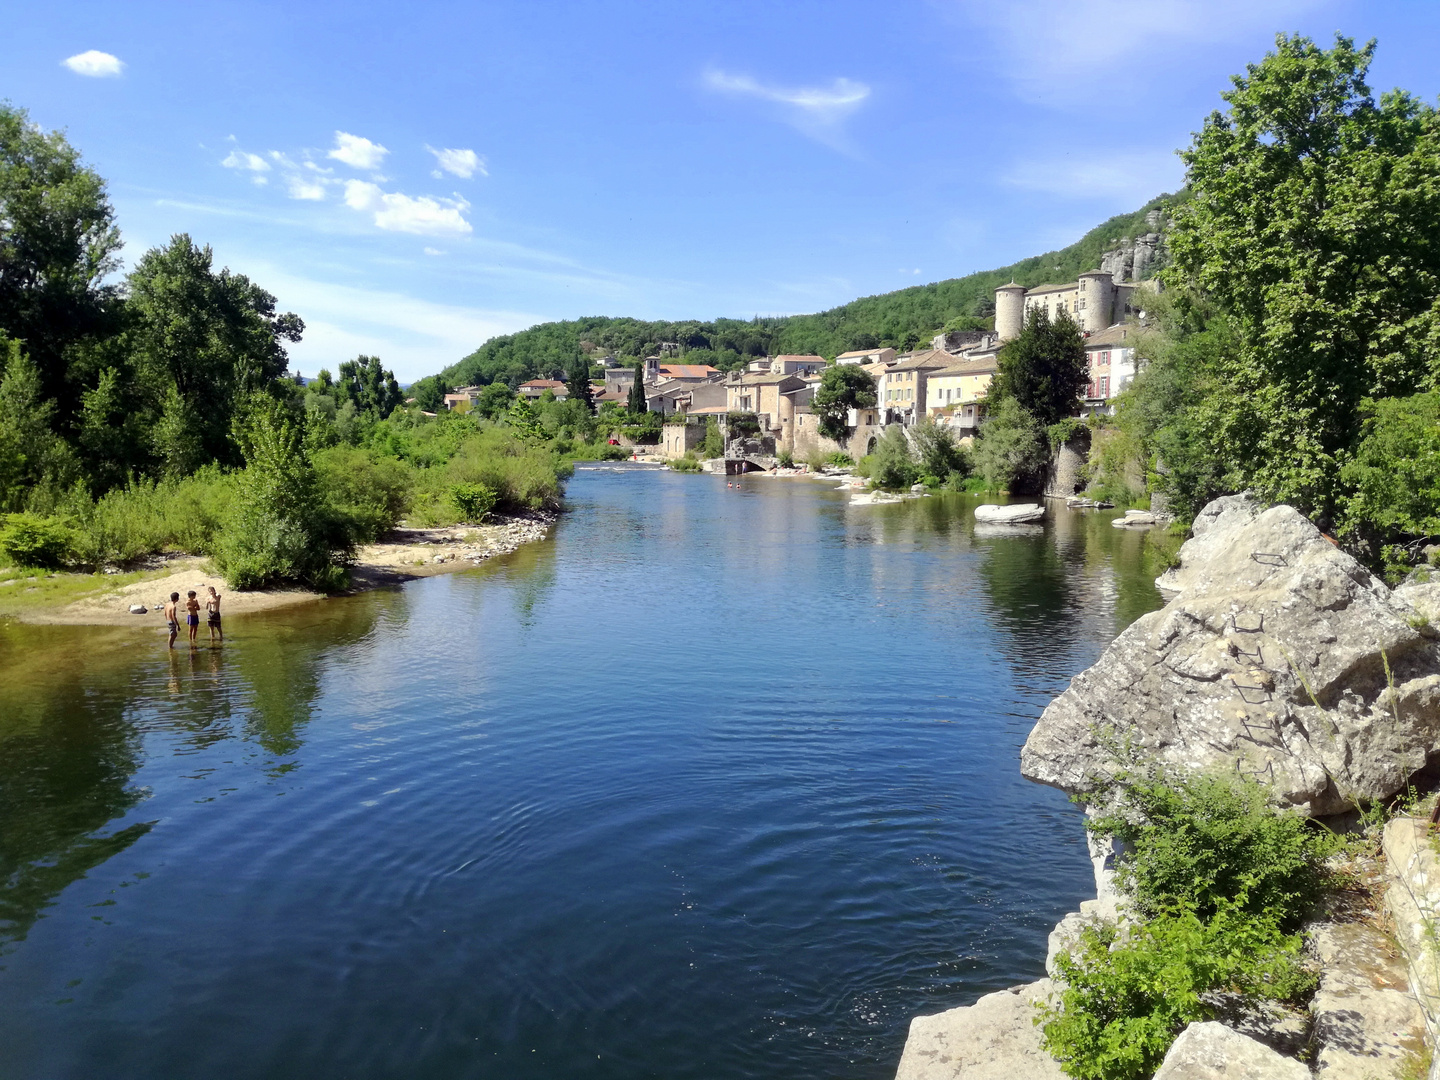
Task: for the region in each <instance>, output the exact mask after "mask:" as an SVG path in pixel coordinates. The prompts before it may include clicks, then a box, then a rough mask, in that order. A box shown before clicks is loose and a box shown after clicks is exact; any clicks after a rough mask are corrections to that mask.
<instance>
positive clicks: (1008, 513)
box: [975, 503, 1045, 525]
mask: <svg viewBox="0 0 1440 1080" xmlns="http://www.w3.org/2000/svg"><path fill="white" fill-rule="evenodd" d="M1044 517H1045V507H1043V506H1040V505H1038V504H1037V503H1011V504H1009V505H1008V506H997V505H995V504H994V503H985V504H983V505H981V506H977V507H976V508H975V520H976V521H983V522H986V523H988V524H991V525H1025V524H1029V523H1031V522H1036V521H1040V520H1041V519H1043V518H1044Z"/></svg>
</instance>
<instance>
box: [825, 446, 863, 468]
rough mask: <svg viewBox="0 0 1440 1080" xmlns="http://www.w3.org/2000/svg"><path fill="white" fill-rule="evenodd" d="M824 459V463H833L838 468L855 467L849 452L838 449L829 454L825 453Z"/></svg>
mask: <svg viewBox="0 0 1440 1080" xmlns="http://www.w3.org/2000/svg"><path fill="white" fill-rule="evenodd" d="M824 461H825V464H826V465H834V466H835V467H836V468H840V469H853V468H854V467H855V459H854V458H852V457H851V456H850V455H849V454H846V453H843V452H841V451H839V450H835V451H832V452H831V453H829V454H826V455H825V458H824Z"/></svg>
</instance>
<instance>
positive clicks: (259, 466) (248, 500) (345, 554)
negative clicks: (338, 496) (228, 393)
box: [215, 393, 353, 589]
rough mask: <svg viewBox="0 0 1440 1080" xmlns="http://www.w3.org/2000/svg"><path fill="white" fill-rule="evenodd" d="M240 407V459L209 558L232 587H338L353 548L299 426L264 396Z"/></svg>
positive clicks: (253, 396)
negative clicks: (240, 468) (227, 507)
mask: <svg viewBox="0 0 1440 1080" xmlns="http://www.w3.org/2000/svg"><path fill="white" fill-rule="evenodd" d="M244 405H245V408H244V410H243V412H242V413H241V415H240V416H239V417H238V418H237V420H236V423H235V438H236V442H237V443H238V444H239V445H240V447H241V449H242V451H243V452H244V454H245V463H246V464H245V468H244V470H243V471H242V472H241V473H240V475H239V477H238V481H237V483H238V490H237V491H236V497H235V499H234V502H233V504H232V507H233V509H232V513H231V518H230V520H229V521H228V522H227V523H226V526H225V528H224V530H223V531H222V533H221V535H220V541H219V544H218V545H217V551H216V553H215V561H216V562H217V564H218V565H219V567H220V569H221V571H222V572H223V573H224V574H225V579H226V581H228V582H229V583H230V586H231V587H232V588H235V589H259V588H263V587H265V586H267V585H272V584H277V583H281V582H300V583H302V584H305V585H309V586H311V587H312V588H317V589H334V588H338V587H340V586H341V585H343V584H344V581H345V569H344V564H345V563H346V562H348V561H349V560H350V558H351V557H352V555H353V546H352V544H351V541H350V539H349V537H348V536H346V535H345V531H344V529H343V524H342V523H341V522H340V521H338V520H337V519H336V517H335V515H334V514H333V512H332V511H331V510H330V507H329V506H328V505H327V504H326V501H325V495H324V493H323V492H322V490H321V488H320V484H319V482H318V479H317V476H316V473H315V467H314V465H313V464H312V462H311V458H310V454H309V452H308V451H307V450H306V448H305V440H304V433H303V431H302V429H301V426H300V425H299V424H297V423H296V422H295V420H294V418H293V417H292V415H291V413H290V410H289V409H288V408H287V407H286V406H285V405H284V404H283V403H282V402H280V401H277V400H276V399H275V398H273V397H271V396H270V395H268V394H263V393H255V394H251V395H250V396H249V397H248V398H247V399H246V401H245V402H244Z"/></svg>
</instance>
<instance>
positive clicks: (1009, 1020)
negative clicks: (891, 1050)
mask: <svg viewBox="0 0 1440 1080" xmlns="http://www.w3.org/2000/svg"><path fill="white" fill-rule="evenodd" d="M1053 990H1054V984H1052V983H1051V982H1050V980H1049V979H1041V980H1040V981H1039V982H1034V983H1029V984H1027V985H1025V986H1017V987H1014V988H1013V989H1010V990H1001V991H1000V992H999V993H996V994H986V995H985V996H984V997H982V998H981V999H980V1000H979V1001H977V1002H976V1003H975V1004H974V1005H966V1006H963V1007H962V1008H959V1009H951V1010H949V1011H948V1012H943V1013H937V1014H936V1015H934V1016H917V1017H915V1019H914V1020H912V1021H910V1034H909V1037H907V1038H906V1040H905V1052H904V1053H903V1054H902V1055H901V1057H900V1068H899V1069H898V1070H897V1072H896V1073H895V1080H1016V1078H1017V1077H1025V1078H1026V1080H1065V1074H1064V1073H1063V1072H1061V1071H1060V1065H1059V1063H1058V1062H1057V1061H1056V1060H1055V1059H1054V1058H1052V1057H1051V1056H1050V1055H1049V1054H1047V1053H1046V1052H1045V1051H1044V1049H1042V1048H1041V1046H1040V1029H1039V1028H1038V1027H1036V1025H1035V1017H1036V1008H1035V1006H1036V1003H1037V1002H1041V1001H1044V1000H1046V999H1047V998H1048V997H1049V996H1050V994H1051V993H1052V992H1053Z"/></svg>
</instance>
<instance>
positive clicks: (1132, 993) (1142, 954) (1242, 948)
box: [1041, 907, 1315, 1080]
mask: <svg viewBox="0 0 1440 1080" xmlns="http://www.w3.org/2000/svg"><path fill="white" fill-rule="evenodd" d="M1117 939H1118V934H1117V932H1116V929H1115V927H1114V926H1113V925H1103V926H1102V927H1101V928H1099V929H1093V928H1092V929H1087V930H1086V931H1084V932H1083V934H1082V936H1081V941H1080V944H1079V947H1078V948H1077V949H1076V950H1075V951H1074V953H1061V954H1060V955H1059V956H1058V957H1057V958H1056V966H1057V968H1058V969H1059V972H1060V978H1061V979H1062V980H1063V981H1064V984H1065V988H1064V990H1063V991H1062V993H1061V996H1060V1001H1059V1004H1058V1005H1057V1006H1042V1007H1041V1022H1042V1025H1043V1027H1042V1030H1043V1032H1044V1041H1045V1048H1046V1049H1047V1050H1048V1051H1049V1052H1050V1053H1051V1054H1053V1055H1054V1056H1055V1058H1056V1059H1057V1060H1058V1061H1059V1062H1060V1063H1061V1068H1063V1069H1064V1070H1065V1072H1066V1073H1067V1074H1068V1075H1070V1076H1073V1077H1076V1078H1077V1080H1142V1078H1145V1077H1149V1076H1152V1075H1153V1074H1154V1072H1155V1070H1156V1069H1157V1068H1159V1066H1160V1062H1161V1061H1162V1060H1163V1059H1164V1057H1165V1053H1166V1051H1167V1050H1169V1049H1170V1044H1171V1043H1172V1042H1174V1041H1175V1036H1176V1035H1178V1034H1179V1033H1180V1032H1181V1031H1182V1030H1184V1028H1185V1026H1186V1025H1187V1024H1190V1023H1192V1022H1194V1021H1196V1020H1209V1019H1213V1018H1214V1017H1215V1015H1216V1004H1215V1003H1216V997H1215V996H1214V994H1213V993H1212V992H1213V991H1217V990H1225V991H1229V992H1232V993H1241V994H1246V995H1248V996H1251V997H1257V998H1266V999H1270V1000H1277V1001H1290V1000H1294V999H1295V998H1297V997H1300V996H1301V995H1303V994H1304V993H1305V992H1306V991H1308V990H1310V989H1311V988H1312V987H1313V986H1314V984H1315V977H1314V975H1312V974H1310V973H1309V972H1308V971H1306V970H1305V968H1304V967H1303V966H1302V963H1301V943H1302V942H1301V938H1300V935H1298V934H1289V935H1287V934H1283V933H1281V932H1280V930H1279V928H1278V927H1277V925H1276V924H1275V922H1274V920H1273V919H1268V918H1257V917H1255V916H1253V915H1249V914H1244V913H1241V912H1238V911H1236V910H1235V909H1234V908H1231V907H1226V908H1222V909H1221V910H1220V911H1219V912H1217V913H1216V915H1215V916H1214V917H1212V918H1211V919H1209V920H1208V921H1207V920H1203V919H1201V918H1200V917H1199V916H1198V915H1196V913H1195V912H1194V911H1189V910H1184V909H1180V910H1177V911H1175V912H1173V913H1169V914H1166V915H1163V916H1160V917H1158V918H1156V919H1153V920H1151V921H1150V922H1145V923H1141V924H1139V925H1138V926H1134V927H1132V928H1131V929H1130V931H1129V934H1128V936H1127V937H1126V939H1125V940H1123V941H1119V940H1117Z"/></svg>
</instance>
